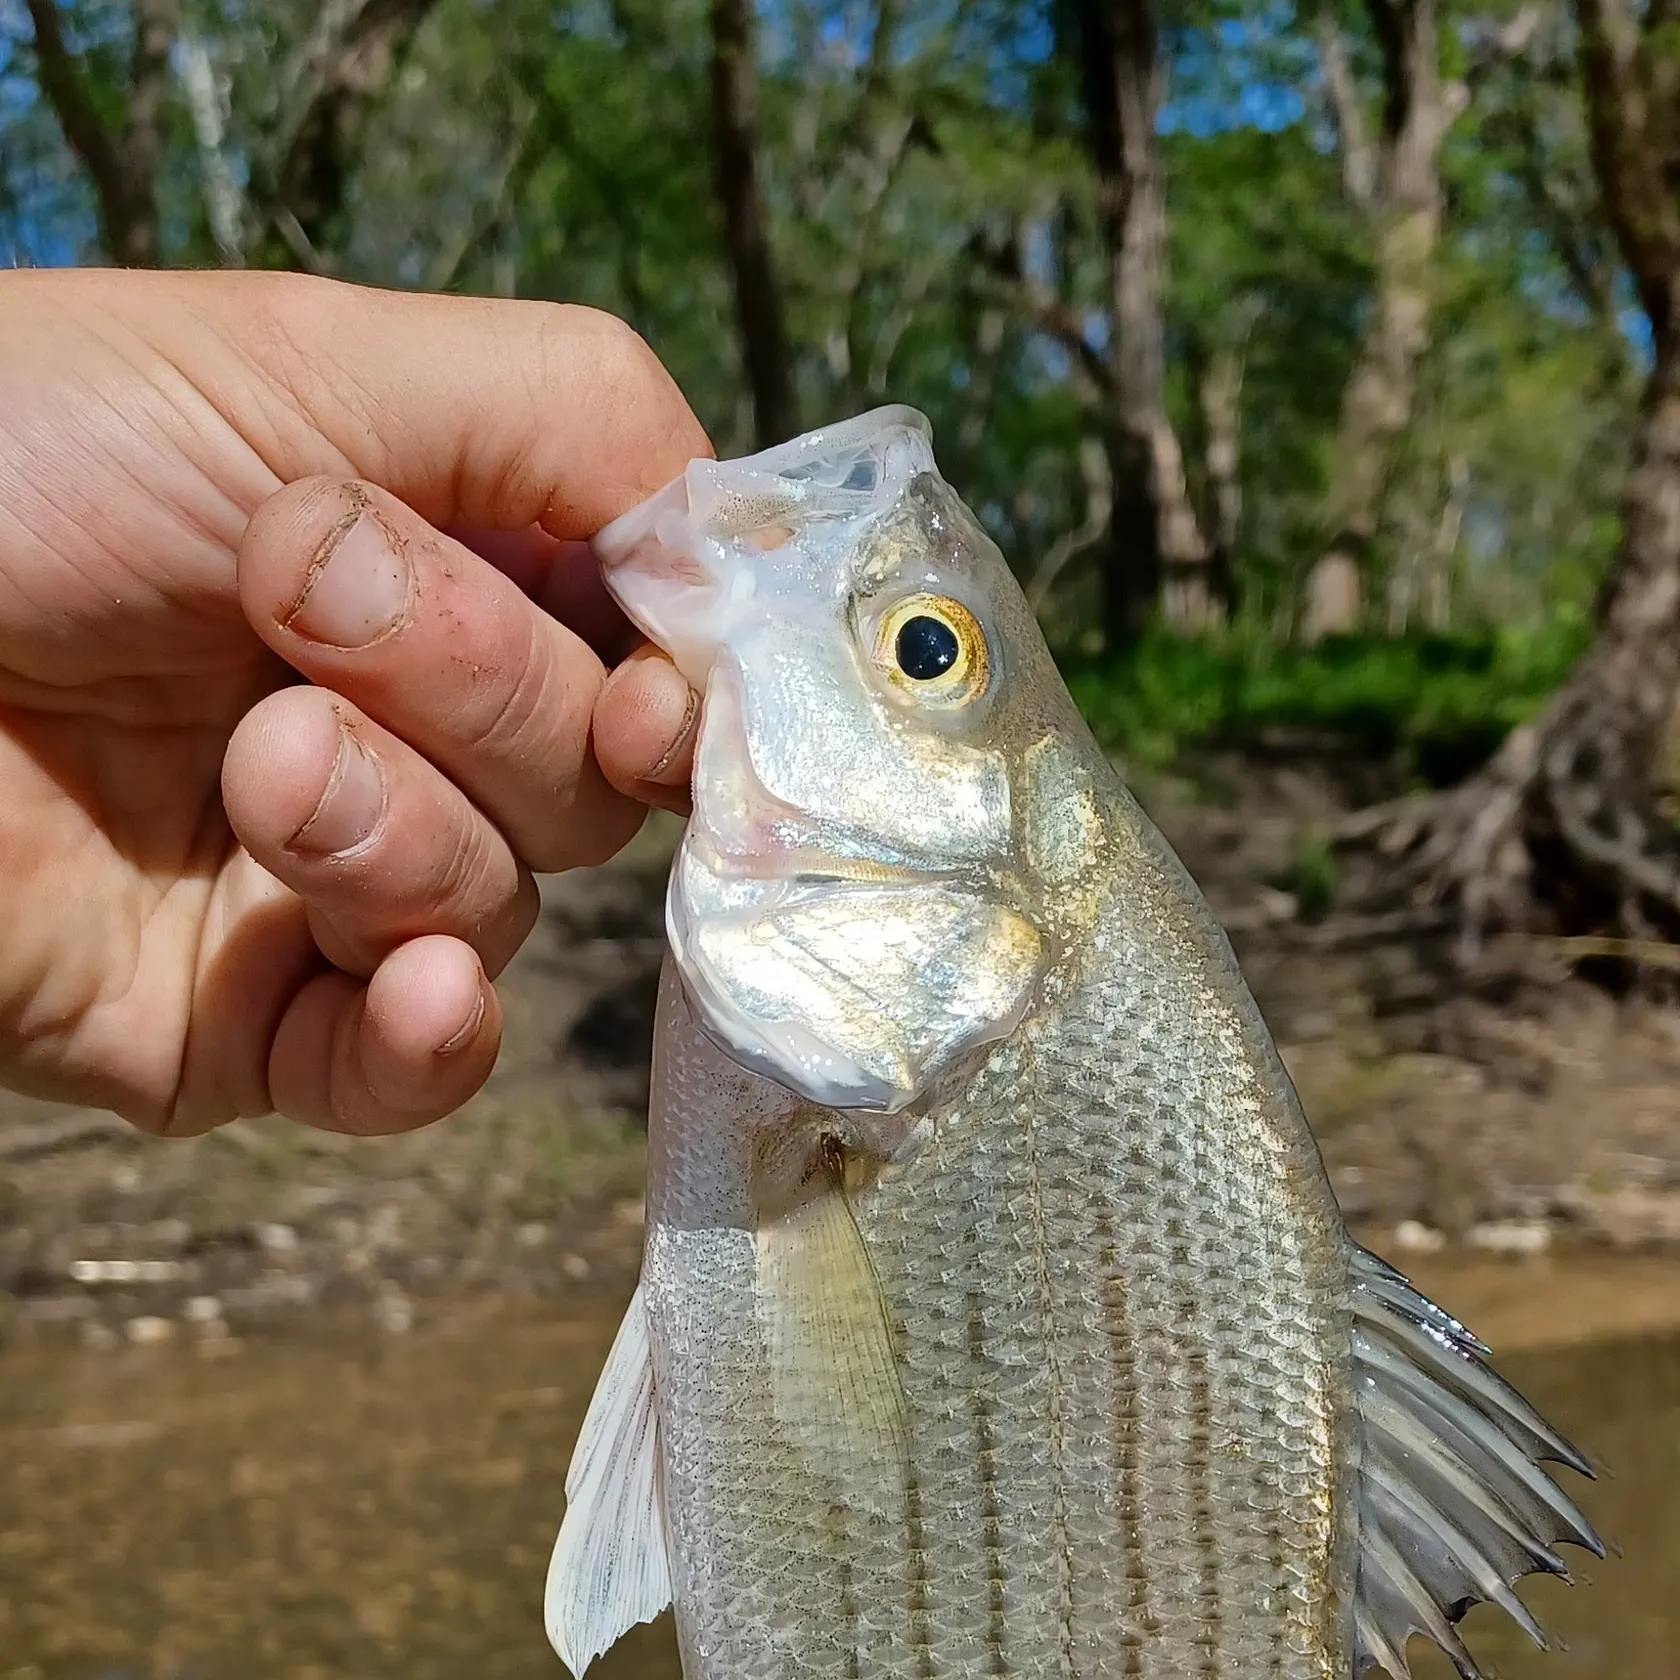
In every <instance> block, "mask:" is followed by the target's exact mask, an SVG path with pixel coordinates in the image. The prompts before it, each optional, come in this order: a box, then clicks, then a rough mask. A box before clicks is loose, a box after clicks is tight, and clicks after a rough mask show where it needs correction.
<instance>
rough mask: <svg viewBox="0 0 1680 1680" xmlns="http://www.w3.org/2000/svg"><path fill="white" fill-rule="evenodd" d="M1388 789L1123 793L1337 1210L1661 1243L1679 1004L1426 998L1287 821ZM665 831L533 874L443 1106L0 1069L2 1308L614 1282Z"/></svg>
mask: <svg viewBox="0 0 1680 1680" xmlns="http://www.w3.org/2000/svg"><path fill="white" fill-rule="evenodd" d="M1382 791H1383V790H1382V789H1381V787H1380V786H1378V785H1376V784H1375V783H1372V784H1371V785H1369V786H1367V785H1364V784H1363V783H1362V782H1361V780H1360V775H1359V774H1353V775H1350V774H1349V772H1348V770H1347V768H1346V767H1345V766H1337V765H1334V764H1330V765H1328V766H1327V765H1325V764H1322V763H1315V762H1312V761H1310V760H1309V761H1303V760H1301V759H1300V758H1299V757H1298V756H1297V757H1296V758H1294V759H1291V758H1287V757H1282V756H1280V757H1279V759H1278V761H1277V762H1275V763H1272V764H1266V763H1259V764H1257V763H1256V762H1255V761H1254V760H1253V759H1252V758H1251V757H1250V758H1245V759H1243V760H1241V761H1239V760H1236V759H1228V760H1222V759H1219V758H1209V759H1207V760H1204V761H1202V762H1200V763H1198V764H1196V765H1194V766H1192V767H1190V768H1189V769H1188V770H1187V771H1185V772H1184V773H1183V774H1182V775H1181V776H1179V777H1178V778H1175V779H1162V780H1160V781H1158V782H1155V783H1151V784H1148V785H1145V786H1144V787H1143V788H1142V789H1141V790H1140V792H1141V793H1142V796H1143V797H1144V800H1145V803H1146V804H1147V805H1149V807H1150V808H1151V810H1152V811H1153V813H1154V814H1155V816H1156V817H1157V820H1159V821H1160V822H1161V823H1162V825H1163V827H1164V828H1165V829H1166V830H1167V832H1168V834H1169V836H1170V837H1171V839H1172V840H1173V841H1174V843H1175V844H1176V845H1177V846H1178V847H1179V849H1180V851H1181V852H1182V854H1183V856H1184V858H1185V861H1186V862H1187V863H1188V864H1189V866H1190V868H1191V869H1192V871H1193V872H1194V873H1195V874H1196V875H1197V877H1198V878H1199V879H1200V880H1201V881H1202V884H1203V886H1204V888H1205V890H1206V891H1207V892H1208V895H1209V897H1210V899H1211V900H1212V901H1213V903H1214V906H1215V908H1216V910H1217V911H1218V912H1219V914H1220V915H1221V917H1222V918H1223V919H1224V920H1225V921H1226V923H1227V926H1228V927H1230V929H1231V930H1232V937H1233V942H1234V943H1235V945H1236V947H1237V949H1238V952H1239V955H1240V956H1241V957H1242V959H1243V963H1244V967H1245V970H1246V971H1247V973H1248V975H1249V978H1250V981H1251V983H1252V984H1253V986H1254V989H1255V991H1256V993H1257V995H1258V997H1259V999H1260V1003H1261V1006H1262V1007H1263V1009H1264V1010H1265V1011H1266V1014H1267V1018H1268V1019H1269V1021H1270V1022H1271V1024H1272V1027H1273V1030H1274V1032H1275V1033H1276V1035H1277V1038H1278V1040H1279V1043H1280V1044H1281V1045H1282V1046H1283V1049H1284V1055H1285V1059H1286V1061H1287V1062H1288V1064H1289V1067H1290V1069H1291V1071H1292V1073H1293V1074H1294V1076H1295V1078H1296V1081H1297V1083H1298V1085H1299V1087H1300V1090H1301V1094H1302V1098H1303V1101H1304V1102H1305V1105H1306V1109H1307V1113H1308V1116H1309V1118H1310V1119H1311V1120H1312V1122H1313V1125H1314V1128H1315V1130H1316V1131H1317V1133H1318V1136H1319V1138H1320V1140H1321V1142H1322V1145H1323V1149H1324V1154H1325V1158H1326V1161H1327V1163H1328V1165H1329V1168H1330V1172H1331V1176H1332V1179H1333V1182H1334V1183H1335V1186H1336V1190H1337V1193H1338V1195H1339V1196H1340V1197H1341V1199H1342V1202H1343V1205H1344V1207H1345V1208H1346V1210H1347V1212H1348V1215H1349V1217H1350V1220H1351V1221H1352V1222H1353V1224H1354V1227H1355V1229H1356V1231H1357V1232H1358V1233H1359V1234H1360V1235H1361V1236H1362V1237H1363V1238H1364V1239H1365V1240H1367V1241H1369V1242H1371V1243H1372V1244H1373V1245H1374V1246H1378V1247H1380V1248H1381V1249H1382V1250H1383V1251H1384V1252H1386V1253H1388V1254H1389V1255H1391V1256H1392V1257H1393V1258H1394V1259H1396V1260H1397V1261H1399V1262H1400V1263H1402V1264H1407V1263H1408V1262H1409V1261H1411V1260H1414V1259H1415V1260H1416V1261H1417V1262H1418V1264H1419V1266H1420V1268H1421V1267H1422V1265H1423V1263H1424V1257H1425V1256H1427V1255H1430V1254H1436V1253H1441V1254H1444V1255H1449V1256H1450V1254H1451V1253H1453V1252H1456V1251H1459V1250H1467V1251H1474V1250H1487V1251H1492V1252H1497V1253H1506V1254H1512V1255H1532V1254H1534V1253H1537V1252H1540V1251H1542V1250H1545V1251H1558V1252H1572V1251H1575V1250H1577V1249H1583V1248H1585V1249H1589V1250H1592V1249H1599V1250H1610V1249H1616V1250H1639V1249H1645V1250H1663V1249H1666V1250H1668V1251H1670V1252H1674V1253H1680V1007H1676V1006H1674V1005H1672V1004H1666V1005H1665V1004H1662V1003H1659V1002H1656V1001H1652V1000H1650V999H1649V998H1643V999H1642V998H1638V997H1632V996H1621V997H1618V996H1616V995H1614V994H1613V993H1612V992H1610V991H1607V990H1605V989H1604V988H1602V987H1600V986H1596V985H1590V984H1588V983H1587V982H1586V981H1584V980H1582V979H1579V978H1576V977H1572V976H1571V975H1570V973H1569V972H1568V970H1567V969H1564V968H1562V967H1559V968H1557V970H1556V972H1555V975H1554V976H1553V977H1552V978H1551V979H1549V980H1548V978H1547V976H1546V974H1545V972H1544V971H1543V970H1542V971H1540V972H1539V973H1538V977H1537V975H1536V972H1535V971H1534V970H1533V966H1532V965H1530V971H1529V972H1528V973H1527V975H1526V977H1525V978H1524V979H1523V981H1522V983H1521V984H1520V985H1513V984H1510V983H1501V984H1498V985H1493V986H1490V987H1484V988H1483V989H1482V992H1481V994H1480V995H1472V996H1468V997H1466V996H1459V997H1457V998H1455V999H1454V1000H1453V1001H1452V1002H1450V1003H1446V1004H1443V1003H1442V1002H1441V994H1440V990H1439V987H1438V985H1437V983H1436V982H1435V980H1434V979H1433V977H1432V975H1431V972H1430V970H1429V967H1428V963H1427V960H1425V958H1423V957H1420V953H1419V952H1418V950H1417V949H1415V948H1414V947H1413V946H1411V945H1408V944H1406V943H1405V942H1404V941H1397V940H1393V939H1386V938H1382V937H1379V936H1378V933H1377V932H1375V931H1373V930H1371V929H1368V928H1361V927H1360V926H1358V925H1357V924H1349V923H1347V922H1345V921H1344V922H1338V921H1337V920H1336V918H1335V917H1334V916H1332V917H1331V918H1330V919H1329V920H1325V921H1320V922H1311V923H1309V922H1304V921H1303V920H1302V919H1301V917H1300V914H1299V912H1300V909H1301V903H1300V901H1299V900H1298V898H1297V895H1296V894H1295V893H1294V892H1293V891H1292V888H1293V887H1294V886H1295V885H1296V884H1298V882H1299V879H1300V870H1299V863H1298V860H1299V858H1300V857H1301V855H1302V848H1303V846H1304V845H1308V846H1310V845H1312V844H1314V843H1315V841H1314V837H1315V836H1321V835H1324V834H1327V833H1329V832H1330V830H1331V828H1332V827H1333V825H1334V823H1335V822H1336V820H1337V818H1338V816H1339V815H1340V814H1341V813H1342V812H1343V811H1345V810H1346V808H1347V807H1348V805H1349V804H1350V803H1355V802H1358V801H1360V800H1362V799H1365V798H1371V797H1376V796H1377V795H1378V794H1380V793H1381V792H1382ZM674 836H675V825H674V823H671V822H668V821H666V820H664V819H660V820H658V821H657V822H655V823H652V824H650V826H649V829H648V831H647V832H646V833H645V834H644V836H643V838H642V840H641V841H639V842H638V843H637V845H636V846H635V847H634V848H632V849H631V851H630V852H629V853H627V854H626V855H625V856H624V857H623V858H621V859H620V860H618V861H617V862H616V863H615V864H614V865H612V866H610V867H608V868H606V869H603V870H597V871H590V872H579V873H577V874H574V875H571V876H567V877H563V878H558V879H555V880H552V881H550V882H548V883H546V884H545V909H544V914H543V918H542V921H541V924H540V926H539V928H538V931H537V933H536V934H535V935H534V936H533V938H532V940H531V941H530V944H529V945H528V947H527V949H526V950H525V951H524V952H523V953H522V954H521V956H520V958H519V959H518V961H517V962H516V964H515V965H514V967H513V969H512V970H511V971H510V972H509V974H508V976H507V977H506V980H505V983H504V996H505V999H506V1007H507V1019H508V1030H507V1040H506V1046H505V1049H504V1053H503V1056H502V1059H501V1063H500V1065H499V1067H498V1069H497V1072H496V1074H495V1076H494V1078H493V1080H492V1081H491V1084H490V1085H489V1087H488V1088H487V1089H486V1091H485V1092H484V1093H483V1094H482V1095H481V1096H480V1097H479V1098H478V1099H477V1100H476V1101H475V1102H474V1103H472V1104H471V1105H470V1106H469V1108H468V1109H467V1110H466V1111H465V1112H464V1113H463V1114H461V1115H460V1116H458V1117H456V1118H455V1119H454V1120H452V1121H450V1122H449V1123H447V1124H445V1125H441V1126H437V1127H433V1128H430V1129H429V1130H427V1131H425V1132H423V1133H420V1134H417V1135H415V1136H413V1137H409V1138H402V1139H382V1140H373V1141H366V1142H363V1141H356V1140H347V1139H337V1138H331V1137H326V1136H322V1135H320V1134H317V1133H313V1132H308V1131H305V1130H304V1129H302V1128H299V1127H294V1126H289V1125H286V1124H284V1123H282V1122H279V1121H264V1122H260V1123H249V1122H241V1123H239V1124H237V1125H234V1126H229V1127H226V1128H223V1129H222V1130H221V1131H219V1132H217V1133H214V1134H212V1135H211V1136H209V1137H207V1138H204V1139H199V1140H195V1141H192V1142H188V1143H180V1142H172V1143H158V1142H154V1141H152V1140H149V1139H146V1138H143V1137H141V1136H140V1135H139V1134H137V1133H135V1132H133V1131H132V1130H131V1129H130V1128H128V1127H126V1126H125V1125H123V1124H122V1123H121V1122H120V1121H117V1120H116V1119H114V1118H113V1117H111V1116H109V1115H104V1114H101V1113H97V1112H94V1111H88V1110H74V1109H64V1108H56V1107H52V1106H50V1105H46V1104H39V1103H33V1102H28V1101H24V1100H22V1099H17V1098H5V1097H3V1096H0V1335H4V1334H5V1333H6V1331H7V1330H8V1328H9V1329H11V1330H12V1331H26V1330H28V1329H30V1328H32V1327H33V1328H36V1329H39V1330H40V1331H42V1332H43V1333H46V1334H49V1335H52V1334H57V1333H63V1334H68V1335H73V1336H76V1337H79V1338H81V1339H82V1340H83V1341H84V1342H86V1343H87V1344H89V1345H91V1346H115V1345H117V1344H119V1343H121V1342H125V1341H129V1342H146V1341H163V1340H171V1339H186V1338H196V1339H197V1340H199V1341H201V1342H202V1343H203V1344H204V1345H205V1346H206V1348H207V1349H214V1347H215V1346H217V1345H218V1344H220V1343H223V1342H227V1341H230V1340H232V1339H235V1338H238V1337H242V1336H246V1335H249V1334H250V1333H252V1332H255V1331H259V1330H262V1329H264V1328H269V1327H279V1326H282V1325H285V1324H287V1323H291V1322H296V1321H298V1320H299V1319H300V1318H307V1317H312V1316H315V1315H317V1314H320V1313H327V1312H330V1313H332V1314H333V1315H335V1316H336V1315H337V1314H338V1313H340V1312H341V1311H344V1310H348V1311H349V1312H350V1313H351V1314H352V1316H355V1315H358V1314H362V1313H366V1314H368V1315H370V1316H371V1318H372V1320H373V1321H374V1322H375V1323H377V1324H378V1325H380V1326H381V1327H383V1328H384V1329H386V1330H389V1331H392V1332H401V1331H403V1330H406V1329H408V1328H410V1327H411V1326H412V1325H413V1324H414V1323H415V1322H416V1320H417V1318H418V1317H420V1316H423V1315H424V1314H426V1313H427V1312H428V1311H430V1310H432V1307H431V1303H434V1302H438V1301H441V1300H443V1299H445V1298H458V1297H460V1296H461V1294H462V1293H463V1292H465V1293H468V1294H472V1293H477V1292H486V1293H490V1292H493V1293H496V1294H499V1295H504V1296H513V1297H517V1296H520V1295H543V1296H552V1295H559V1296H564V1295H579V1294H593V1295H603V1294H612V1295H615V1296H618V1295H621V1294H622V1292H623V1291H624V1290H625V1289H626V1288H627V1287H628V1282H629V1280H630V1278H631V1277H632V1276H633V1274H634V1270H635V1266H636V1260H637V1255H638V1251H639V1246H640V1236H641V1212H640V1186H641V1173H642V1158H643V1151H642V1141H643V1109H644V1105H645V1101H646V1089H647V1084H646V1068H647V1058H648V1051H649V1045H650V1038H651V1013H652V1002H653V991H654V980H655V975H656V973H657V968H658V963H659V957H660V951H661V946H662V935H661V905H662V893H663V882H664V868H665V862H666V859H667V858H668V855H669V851H670V847H671V845H672V843H673V841H674Z"/></svg>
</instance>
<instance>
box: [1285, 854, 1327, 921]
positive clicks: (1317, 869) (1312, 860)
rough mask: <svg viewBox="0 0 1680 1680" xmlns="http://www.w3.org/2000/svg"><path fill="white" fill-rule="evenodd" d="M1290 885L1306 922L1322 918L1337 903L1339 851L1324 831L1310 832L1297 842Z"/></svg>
mask: <svg viewBox="0 0 1680 1680" xmlns="http://www.w3.org/2000/svg"><path fill="white" fill-rule="evenodd" d="M1289 889H1290V891H1291V892H1293V893H1294V894H1295V911H1296V914H1297V915H1298V916H1299V917H1300V919H1301V920H1302V921H1303V922H1321V921H1323V920H1324V918H1325V917H1326V916H1328V915H1329V914H1330V912H1331V910H1332V909H1334V907H1335V903H1336V854H1335V853H1334V852H1333V851H1332V850H1331V849H1330V843H1329V841H1327V840H1326V839H1325V838H1324V836H1323V835H1322V834H1313V833H1307V834H1302V835H1301V836H1299V837H1298V838H1297V840H1296V842H1295V851H1294V854H1293V856H1292V857H1291V858H1290V865H1289Z"/></svg>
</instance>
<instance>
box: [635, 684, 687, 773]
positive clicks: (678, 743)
mask: <svg viewBox="0 0 1680 1680" xmlns="http://www.w3.org/2000/svg"><path fill="white" fill-rule="evenodd" d="M665 669H666V670H668V671H670V672H671V676H672V677H673V678H675V679H676V681H677V682H680V683H682V687H683V713H682V722H681V723H679V724H678V725H677V733H676V735H675V736H674V737H673V738H672V741H671V744H670V746H668V747H667V748H666V749H665V751H664V752H663V753H662V754H661V755H660V758H659V761H658V763H656V764H655V765H654V766H653V768H652V769H651V770H649V771H648V772H647V773H646V774H645V775H644V776H643V777H642V780H643V781H644V782H657V783H658V784H659V785H660V786H661V787H676V786H678V785H679V784H681V783H686V782H687V781H688V779H689V776H690V775H691V774H692V769H691V766H690V765H689V763H688V758H687V754H688V749H689V746H690V744H691V743H692V742H693V740H694V732H695V730H696V729H698V728H699V727H700V696H699V695H698V694H696V693H695V692H694V690H693V689H692V688H690V687H689V686H688V684H687V682H686V681H684V679H683V678H682V677H681V676H680V675H678V673H677V672H676V671H674V670H671V667H670V666H666V667H665ZM675 699H676V696H675V695H674V694H672V695H670V696H667V697H665V700H664V701H663V702H662V703H664V704H669V705H670V706H671V709H672V710H673V711H674V710H675Z"/></svg>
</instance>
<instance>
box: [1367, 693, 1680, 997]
mask: <svg viewBox="0 0 1680 1680" xmlns="http://www.w3.org/2000/svg"><path fill="white" fill-rule="evenodd" d="M1641 746H1642V743H1640V741H1639V739H1638V736H1637V733H1636V732H1635V731H1633V730H1630V729H1629V727H1628V723H1627V719H1626V716H1625V714H1624V713H1622V712H1620V711H1619V709H1618V708H1617V707H1615V706H1614V705H1613V704H1612V703H1611V701H1610V698H1609V695H1608V694H1607V692H1606V690H1605V688H1604V686H1603V685H1602V684H1600V683H1598V682H1596V681H1595V680H1594V678H1593V673H1592V671H1591V668H1590V661H1589V662H1588V666H1587V668H1585V669H1583V670H1581V671H1579V672H1578V673H1577V675H1576V677H1575V678H1574V679H1573V680H1572V681H1570V682H1569V683H1568V684H1567V685H1566V686H1565V687H1564V689H1563V690H1562V691H1561V692H1560V693H1559V694H1558V695H1557V697H1556V698H1555V699H1554V701H1553V702H1552V704H1551V706H1550V707H1549V708H1548V709H1547V710H1546V712H1545V713H1544V714H1543V715H1542V716H1541V717H1539V718H1538V719H1536V720H1535V721H1534V722H1533V723H1530V724H1525V725H1523V726H1522V727H1520V728H1519V729H1517V730H1515V731H1514V732H1513V733H1512V734H1511V735H1510V737H1509V738H1508V739H1507V740H1506V742H1505V745H1504V746H1503V747H1502V748H1501V749H1500V751H1499V752H1498V753H1497V754H1496V755H1495V756H1494V757H1493V758H1492V759H1491V760H1490V761H1489V762H1488V764H1487V765H1486V766H1485V767H1484V768H1483V769H1482V770H1481V771H1479V772H1478V773H1477V774H1476V775H1474V776H1472V777H1471V778H1470V779H1469V780H1468V781H1466V782H1465V783H1463V784H1462V785H1461V786H1459V787H1456V788H1452V789H1449V790H1447V791H1446V792H1443V793H1438V794H1431V795H1425V796H1419V797H1415V798H1411V799H1406V800H1402V801H1399V802H1397V803H1395V804H1392V805H1389V806H1385V807H1382V808H1380V809H1378V810H1374V811H1369V812H1364V813H1361V814H1360V815H1359V816H1357V817H1355V818H1354V819H1353V820H1352V821H1350V822H1349V823H1348V824H1346V825H1344V827H1343V829H1342V831H1341V832H1340V834H1339V835H1338V839H1339V841H1340V842H1341V843H1342V844H1343V846H1344V847H1354V848H1359V849H1365V850H1368V851H1369V853H1370V854H1371V855H1372V862H1373V865H1374V869H1373V874H1372V879H1371V882H1370V885H1369V889H1368V891H1367V892H1365V893H1364V894H1362V897H1363V898H1364V899H1365V901H1366V902H1365V903H1364V905H1363V906H1362V908H1364V909H1366V910H1367V911H1383V910H1387V911H1390V912H1393V911H1396V910H1397V909H1399V908H1401V907H1405V908H1410V909H1413V910H1425V909H1437V910H1441V911H1445V912H1446V913H1447V914H1448V915H1449V916H1450V918H1451V922H1452V924H1453V929H1454V934H1453V940H1452V955H1453V959H1454V964H1455V966H1456V967H1458V968H1459V969H1460V970H1464V971H1468V970H1471V969H1473V968H1475V967H1476V966H1477V964H1478V962H1479V961H1480V959H1481V957H1482V953H1483V951H1484V948H1485V946H1486V944H1487V942H1488V940H1489V939H1490V938H1491V937H1492V936H1493V935H1495V934H1500V933H1524V934H1541V935H1547V936H1552V937H1553V939H1555V938H1556V936H1572V937H1575V938H1584V937H1592V938H1598V939H1600V940H1601V941H1602V942H1603V949H1602V950H1598V951H1594V952H1590V953H1589V952H1584V951H1576V952H1573V953H1572V954H1573V955H1575V956H1581V955H1588V956H1594V955H1596V956H1602V957H1605V958H1611V959H1614V960H1620V961H1626V962H1633V963H1635V964H1637V965H1640V966H1653V967H1655V966H1660V967H1664V968H1670V967H1672V966H1673V965H1672V964H1671V963H1669V962H1668V961H1666V960H1664V961H1662V962H1661V963H1648V961H1647V959H1648V958H1649V957H1650V955H1651V952H1652V950H1653V949H1655V948H1657V947H1663V948H1666V946H1667V945H1668V942H1669V941H1671V940H1675V939H1677V938H1680V834H1677V833H1676V830H1675V828H1674V827H1673V825H1672V824H1670V823H1669V822H1667V821H1666V820H1664V818H1663V816H1662V814H1661V813H1660V812H1659V811H1658V809H1657V805H1656V801H1655V797H1654V794H1653V792H1652V788H1651V781H1650V776H1649V771H1648V769H1647V766H1648V764H1649V762H1650V754H1649V753H1648V752H1646V751H1643V750H1641ZM1559 954H1560V955H1561V954H1563V953H1562V952H1561V951H1560V952H1559Z"/></svg>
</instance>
